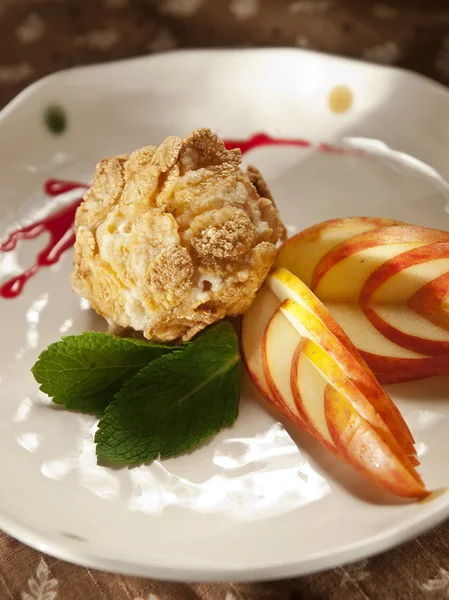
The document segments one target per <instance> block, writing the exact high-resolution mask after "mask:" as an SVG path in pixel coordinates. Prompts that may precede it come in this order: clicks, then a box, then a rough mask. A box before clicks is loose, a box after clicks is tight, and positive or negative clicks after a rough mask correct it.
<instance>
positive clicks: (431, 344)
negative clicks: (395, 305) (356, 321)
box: [363, 306, 449, 360]
mask: <svg viewBox="0 0 449 600" xmlns="http://www.w3.org/2000/svg"><path fill="white" fill-rule="evenodd" d="M363 312H364V313H365V315H366V316H367V318H368V320H369V321H370V322H371V324H372V325H373V326H374V327H375V328H376V329H377V331H378V332H379V333H381V334H382V335H383V336H384V337H386V338H388V339H389V340H390V341H392V342H394V343H395V344H397V345H398V346H402V347H403V348H406V349H407V350H412V351H413V352H417V353H418V354H426V355H427V356H430V357H433V356H435V357H436V356H440V355H446V356H447V358H448V360H449V342H443V341H438V340H428V339H424V338H422V337H418V336H416V335H410V334H409V333H405V332H404V331H400V330H399V329H396V327H393V325H391V323H387V321H385V320H384V319H383V318H382V317H381V316H380V315H379V314H378V313H377V312H376V310H375V309H374V308H372V307H371V306H365V307H363ZM402 360H403V359H402ZM412 360H413V359H412ZM421 360H423V359H421Z"/></svg>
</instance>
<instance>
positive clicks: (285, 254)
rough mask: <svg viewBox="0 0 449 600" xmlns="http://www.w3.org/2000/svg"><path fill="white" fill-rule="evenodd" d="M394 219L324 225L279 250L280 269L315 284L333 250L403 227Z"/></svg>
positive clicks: (349, 220) (354, 219)
mask: <svg viewBox="0 0 449 600" xmlns="http://www.w3.org/2000/svg"><path fill="white" fill-rule="evenodd" d="M401 224H402V223H401V222H400V221H394V220H393V219H378V218H371V217H350V218H345V219H332V220H330V221H324V222H323V223H319V224H318V225H314V226H313V227H309V228H308V229H305V230H304V231H301V232H300V233H298V234H297V235H295V236H293V237H291V238H289V239H288V240H287V241H286V242H284V244H283V245H282V246H281V247H280V248H279V251H278V255H277V258H276V265H277V266H278V267H284V268H286V269H289V270H290V271H291V272H292V273H295V275H298V276H299V277H300V278H301V279H302V281H304V283H305V284H306V285H310V284H311V282H312V274H313V270H314V268H315V266H316V264H317V263H318V262H319V261H320V260H321V259H322V258H323V256H325V255H326V254H327V253H328V252H329V251H330V250H332V248H334V247H335V246H338V245H339V244H340V243H341V242H344V241H346V240H348V239H350V238H353V237H354V236H357V235H359V234H361V233H364V232H366V231H369V230H371V229H377V228H379V227H388V226H393V225H401Z"/></svg>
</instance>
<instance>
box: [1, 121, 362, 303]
mask: <svg viewBox="0 0 449 600" xmlns="http://www.w3.org/2000/svg"><path fill="white" fill-rule="evenodd" d="M224 144H225V146H226V148H228V150H232V149H234V148H240V150H241V151H242V154H245V153H246V152H249V151H250V150H253V149H254V148H260V147H263V146H296V147H299V148H310V147H311V146H312V143H311V142H308V141H307V140H302V139H286V138H274V137H271V136H269V135H267V134H265V133H256V134H254V135H253V136H251V137H250V138H247V139H240V140H225V141H224ZM318 149H319V150H320V151H321V152H331V153H337V154H342V153H350V154H354V153H357V152H354V151H353V150H345V149H343V148H339V147H337V146H331V145H329V144H326V143H322V144H318ZM87 187H88V186H87V185H86V184H84V183H79V182H77V181H63V180H60V179H49V180H48V181H46V182H45V186H44V189H45V192H46V194H48V195H49V196H53V197H57V196H59V195H61V194H65V193H66V192H70V191H72V190H77V189H79V190H80V192H82V193H84V190H86V189H87ZM81 200H82V194H81V195H80V197H79V198H77V199H76V200H75V202H73V204H70V205H69V206H66V207H65V208H63V209H62V210H60V211H58V212H55V213H53V214H51V215H50V216H48V217H46V218H45V219H42V221H37V222H36V223H33V224H32V225H27V226H26V227H22V228H21V229H17V230H16V231H13V232H12V233H11V235H10V236H9V237H8V239H7V240H6V241H5V242H3V243H2V244H0V252H11V250H14V249H15V248H16V246H17V244H18V242H19V241H21V240H31V239H34V238H37V237H39V236H40V235H42V234H43V233H45V232H47V233H49V234H50V239H49V241H48V244H47V245H46V246H45V248H44V249H43V250H42V251H41V252H40V253H39V255H38V256H37V259H36V262H35V264H34V265H33V266H32V267H31V268H29V269H28V270H27V271H25V272H24V273H22V274H21V275H17V276H16V277H13V278H11V279H9V280H8V281H6V282H5V283H3V285H1V286H0V297H2V298H15V297H16V296H18V295H19V294H20V293H21V292H22V290H23V287H24V285H25V283H26V282H27V281H28V279H30V278H31V277H33V276H34V275H35V274H36V273H37V272H38V271H39V269H41V268H42V267H48V266H50V265H54V264H55V263H57V262H58V260H59V258H60V257H61V255H62V254H63V253H64V252H65V251H66V250H68V249H69V248H70V247H71V246H72V245H73V243H74V241H75V232H74V230H73V222H74V219H75V212H76V209H77V208H78V206H79V204H80V202H81Z"/></svg>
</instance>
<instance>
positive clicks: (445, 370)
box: [360, 351, 449, 385]
mask: <svg viewBox="0 0 449 600" xmlns="http://www.w3.org/2000/svg"><path fill="white" fill-rule="evenodd" d="M360 353H361V355H362V357H363V358H364V360H365V361H366V363H367V364H368V365H369V367H370V368H371V369H372V371H373V373H374V375H375V376H376V378H377V380H378V381H379V383H381V384H383V385H386V384H389V383H405V382H407V381H418V380H419V379H427V378H428V377H436V376H438V375H448V374H449V357H448V356H447V355H442V356H429V357H428V358H394V357H391V356H380V355H377V354H371V353H370V352H364V351H361V352H360Z"/></svg>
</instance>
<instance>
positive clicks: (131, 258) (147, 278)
mask: <svg viewBox="0 0 449 600" xmlns="http://www.w3.org/2000/svg"><path fill="white" fill-rule="evenodd" d="M240 163H241V153H240V150H231V151H229V150H226V148H225V146H224V144H223V142H222V141H221V140H220V139H219V138H218V137H217V136H216V135H215V134H213V133H212V132H211V131H210V130H208V129H197V130H195V131H193V132H192V133H191V134H190V135H189V136H188V137H187V138H186V139H185V140H182V139H181V138H179V137H174V136H173V137H168V138H166V139H165V141H164V142H162V144H161V145H160V146H159V147H156V146H146V147H144V148H141V149H140V150H136V151H135V152H133V153H132V154H130V155H122V156H115V157H112V158H104V159H103V160H102V161H101V162H100V163H99V164H98V165H97V170H96V173H95V177H94V181H93V184H92V186H91V187H90V188H89V189H88V190H87V192H86V194H85V196H84V200H83V202H82V204H81V205H80V207H79V208H78V211H77V214H76V219H75V230H76V242H75V257H74V271H73V274H72V287H73V289H74V291H75V292H76V293H77V294H79V295H80V296H82V297H83V298H86V299H87V300H88V301H89V302H90V304H91V306H92V307H93V308H94V309H95V310H96V311H97V313H98V314H100V315H102V316H103V317H104V318H105V319H106V320H107V321H108V323H109V325H110V328H111V331H117V330H118V329H120V328H124V329H126V328H132V329H133V330H135V331H137V332H142V333H143V335H144V336H145V337H146V338H147V339H149V340H155V341H171V340H177V339H178V338H182V340H184V341H186V340H189V339H190V338H191V337H193V336H194V335H195V334H196V333H198V332H199V331H201V330H202V329H203V328H204V327H206V326H207V325H209V324H211V323H213V322H214V321H217V320H219V319H222V318H223V317H226V316H237V315H239V314H242V313H244V312H245V311H246V310H247V309H248V308H249V306H250V305H251V303H252V301H253V299H254V296H255V294H256V292H257V290H258V289H259V287H260V286H261V285H262V282H263V281H264V279H265V277H266V276H267V274H268V271H269V270H270V268H271V266H272V264H273V262H274V258H275V253H276V244H277V242H279V241H280V240H282V239H284V238H285V229H284V227H283V225H282V222H281V220H280V218H279V213H278V211H277V208H276V206H275V204H274V202H273V199H272V197H271V195H270V192H269V190H268V187H267V185H266V183H265V182H264V180H263V178H262V176H261V174H260V173H259V171H258V170H257V169H255V168H254V167H249V168H248V170H247V171H246V172H244V171H243V170H242V169H241V168H240Z"/></svg>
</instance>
